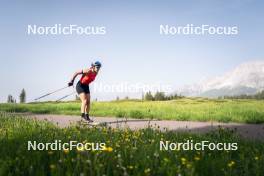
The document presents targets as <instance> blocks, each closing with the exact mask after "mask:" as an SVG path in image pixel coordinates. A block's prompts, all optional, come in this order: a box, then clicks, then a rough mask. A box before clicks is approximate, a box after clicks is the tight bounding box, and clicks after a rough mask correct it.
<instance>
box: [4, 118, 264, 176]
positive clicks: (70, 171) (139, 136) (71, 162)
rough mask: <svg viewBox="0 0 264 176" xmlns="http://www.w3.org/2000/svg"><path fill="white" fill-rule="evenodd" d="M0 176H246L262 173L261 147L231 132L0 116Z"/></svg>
mask: <svg viewBox="0 0 264 176" xmlns="http://www.w3.org/2000/svg"><path fill="white" fill-rule="evenodd" d="M0 122H1V123H0V134H1V135H0V175H63V176H64V175H81V176H86V175H89V176H93V175H98V176H102V175H151V176H155V175H172V176H175V175H188V176H189V175H190V176H192V175H202V176H207V175H210V176H211V175H214V176H218V175H219V176H223V175H248V176H252V175H254V176H261V175H263V173H264V167H263V165H264V142H263V141H246V140H244V139H240V138H238V137H237V136H236V135H235V134H234V133H233V132H232V131H225V130H222V129H219V131H216V132H211V133H208V134H203V135H195V134H188V133H175V132H170V131H163V132H161V131H159V130H158V129H143V130H138V131H132V130H129V129H123V130H122V129H112V128H108V127H99V126H96V127H90V128H89V127H87V126H81V125H78V126H71V127H68V128H58V127H56V126H54V125H53V124H51V123H49V122H46V121H35V120H32V119H26V118H21V117H19V116H18V115H12V114H5V113H0ZM55 140H61V141H62V142H69V141H70V140H75V141H78V142H82V143H84V142H104V143H106V147H105V148H104V150H100V151H87V150H83V149H82V148H80V149H74V150H56V151H52V150H48V151H45V150H37V151H32V150H31V151H28V150H27V141H37V142H43V143H45V142H54V141H55ZM161 140H162V141H172V142H184V141H186V140H193V141H194V142H201V141H203V140H207V141H210V142H214V143H217V142H222V143H224V142H232V143H233V142H237V143H238V150H236V151H217V150H209V149H205V150H201V151H195V150H188V151H184V150H168V151H164V150H163V151H161V150H160V148H159V145H160V144H159V143H160V141H161Z"/></svg>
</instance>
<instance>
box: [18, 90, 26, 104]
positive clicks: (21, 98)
mask: <svg viewBox="0 0 264 176" xmlns="http://www.w3.org/2000/svg"><path fill="white" fill-rule="evenodd" d="M19 100H20V103H25V102H26V91H25V89H22V91H21V93H20V95H19Z"/></svg>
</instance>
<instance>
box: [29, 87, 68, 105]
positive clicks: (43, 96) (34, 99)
mask: <svg viewBox="0 0 264 176" xmlns="http://www.w3.org/2000/svg"><path fill="white" fill-rule="evenodd" d="M67 87H69V86H66V87H63V88H60V89H57V90H55V91H53V92H50V93H47V94H45V95H42V96H40V97H38V98H35V99H34V100H35V101H37V100H39V99H41V98H44V97H46V96H48V95H51V94H54V93H56V92H59V91H61V90H63V89H66V88H67Z"/></svg>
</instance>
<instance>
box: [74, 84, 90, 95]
mask: <svg viewBox="0 0 264 176" xmlns="http://www.w3.org/2000/svg"><path fill="white" fill-rule="evenodd" d="M76 91H77V93H78V94H80V93H85V94H90V88H89V85H86V84H82V83H80V81H79V82H78V83H77V85H76Z"/></svg>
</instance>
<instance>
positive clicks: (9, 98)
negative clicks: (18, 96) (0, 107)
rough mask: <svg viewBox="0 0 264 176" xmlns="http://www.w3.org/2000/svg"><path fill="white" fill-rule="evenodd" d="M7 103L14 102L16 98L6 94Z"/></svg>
mask: <svg viewBox="0 0 264 176" xmlns="http://www.w3.org/2000/svg"><path fill="white" fill-rule="evenodd" d="M7 103H16V100H15V99H14V97H13V96H12V95H8V96H7Z"/></svg>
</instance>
